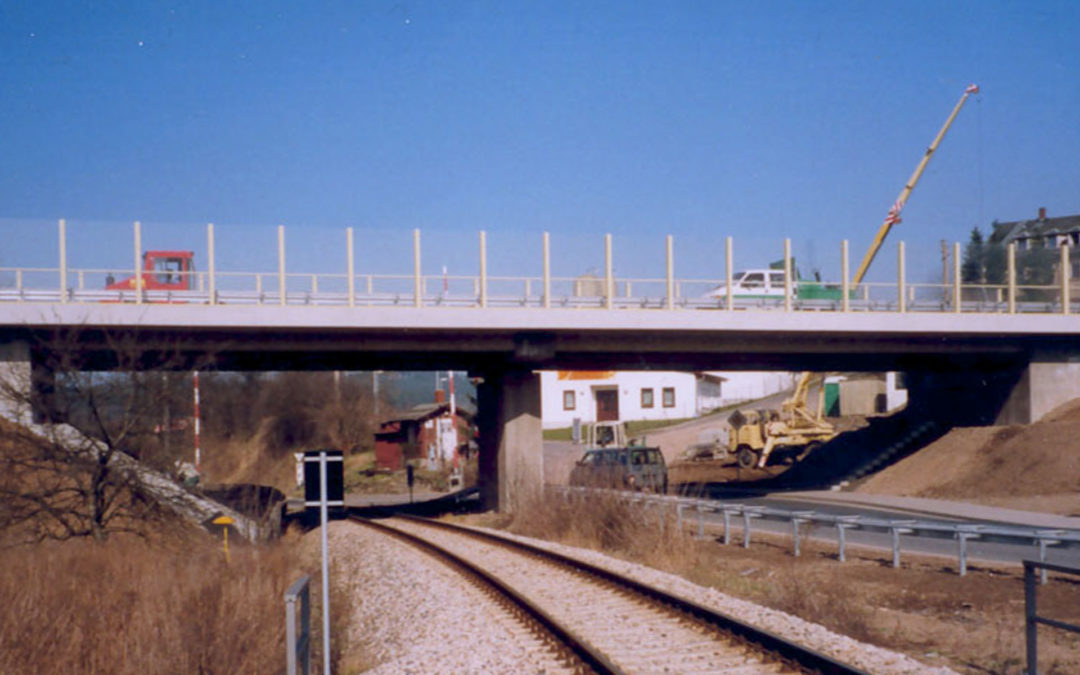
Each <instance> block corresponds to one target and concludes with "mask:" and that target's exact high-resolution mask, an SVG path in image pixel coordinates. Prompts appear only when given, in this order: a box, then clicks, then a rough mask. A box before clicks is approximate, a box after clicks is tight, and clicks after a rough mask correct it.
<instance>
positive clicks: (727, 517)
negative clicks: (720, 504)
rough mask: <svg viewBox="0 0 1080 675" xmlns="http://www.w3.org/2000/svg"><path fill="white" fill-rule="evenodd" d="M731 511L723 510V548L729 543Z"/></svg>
mask: <svg viewBox="0 0 1080 675" xmlns="http://www.w3.org/2000/svg"><path fill="white" fill-rule="evenodd" d="M731 511H732V509H728V508H725V509H724V546H727V545H728V544H730V543H731Z"/></svg>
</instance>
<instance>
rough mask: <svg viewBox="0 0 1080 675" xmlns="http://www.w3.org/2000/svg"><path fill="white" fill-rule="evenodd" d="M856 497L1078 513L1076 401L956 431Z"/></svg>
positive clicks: (1079, 412)
mask: <svg viewBox="0 0 1080 675" xmlns="http://www.w3.org/2000/svg"><path fill="white" fill-rule="evenodd" d="M856 491H857V492H864V493H870V494H888V495H897V496H906V497H926V498H932V499H948V500H956V501H965V502H972V503H976V504H986V505H991V506H1000V507H1005V508H1014V509H1023V510H1029V511H1041V512H1045V513H1056V514H1059V515H1069V516H1078V515H1080V399H1078V400H1075V401H1070V402H1069V403H1066V404H1064V405H1062V406H1060V407H1058V408H1057V409H1055V410H1053V411H1051V412H1050V413H1049V414H1047V415H1046V416H1045V417H1044V418H1043V419H1042V420H1040V421H1039V422H1036V423H1034V424H1029V425H1010V426H993V427H959V428H956V429H953V430H951V431H950V432H949V433H947V434H945V436H943V437H942V438H940V439H938V440H937V441H936V442H934V443H932V444H930V445H928V446H927V447H925V448H923V449H922V450H920V451H919V452H917V453H915V454H913V455H911V456H910V457H907V458H905V459H903V460H901V461H900V462H897V463H896V464H894V465H893V466H890V467H888V468H886V469H885V470H883V471H881V472H880V473H877V474H875V475H873V476H871V477H869V478H868V479H867V480H866V481H865V482H863V483H862V484H860V485H859V486H857V488H856Z"/></svg>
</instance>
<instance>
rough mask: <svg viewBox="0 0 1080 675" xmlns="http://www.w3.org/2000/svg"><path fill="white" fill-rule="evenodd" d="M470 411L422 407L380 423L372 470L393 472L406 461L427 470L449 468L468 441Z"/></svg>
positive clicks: (441, 404) (445, 405)
mask: <svg viewBox="0 0 1080 675" xmlns="http://www.w3.org/2000/svg"><path fill="white" fill-rule="evenodd" d="M472 418H473V414H472V411H470V410H463V409H462V408H461V407H460V406H457V407H455V410H454V415H453V416H451V414H450V404H449V403H444V402H438V403H425V404H422V405H418V406H415V407H413V408H412V409H411V410H409V411H408V412H405V413H402V414H400V415H395V416H394V417H392V418H390V419H387V420H384V421H382V422H380V423H379V431H377V432H376V433H375V467H376V468H378V469H388V470H392V471H396V470H398V469H401V468H402V467H403V466H404V464H405V462H407V461H422V462H424V466H426V467H427V468H430V469H433V470H434V469H438V468H450V467H451V466H453V464H454V462H455V459H456V458H457V457H458V456H459V455H460V453H462V452H463V451H464V450H465V448H467V444H468V441H469V438H468V430H469V428H470V421H471V420H472Z"/></svg>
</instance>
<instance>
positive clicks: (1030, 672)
mask: <svg viewBox="0 0 1080 675" xmlns="http://www.w3.org/2000/svg"><path fill="white" fill-rule="evenodd" d="M1036 569H1038V570H1039V572H1040V574H1041V575H1042V578H1043V583H1044V584H1045V583H1046V572H1047V570H1050V571H1051V572H1058V573H1060V574H1070V575H1073V576H1076V577H1080V568H1076V567H1065V566H1063V565H1051V564H1049V563H1045V562H1038V561H1035V560H1025V561H1024V637H1025V642H1026V651H1027V675H1039V624H1040V623H1041V624H1043V625H1044V626H1052V627H1054V628H1059V629H1061V630H1067V631H1070V632H1072V633H1080V626H1078V625H1076V624H1071V623H1066V622H1064V621H1058V620H1057V619H1051V618H1049V617H1045V616H1039V613H1038V598H1037V596H1038V589H1037V587H1036V585H1035V570H1036Z"/></svg>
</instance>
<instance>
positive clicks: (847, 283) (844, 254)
mask: <svg viewBox="0 0 1080 675" xmlns="http://www.w3.org/2000/svg"><path fill="white" fill-rule="evenodd" d="M840 268H841V269H840V273H841V274H842V275H843V277H844V278H843V280H842V281H841V282H840V292H841V293H843V294H844V298H843V300H842V301H841V303H840V308H841V311H843V312H850V311H851V276H850V273H851V269H850V261H849V258H848V240H847V239H845V240H844V241H842V242H841V243H840Z"/></svg>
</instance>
